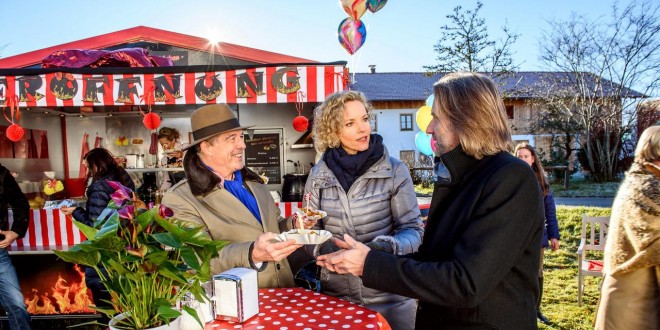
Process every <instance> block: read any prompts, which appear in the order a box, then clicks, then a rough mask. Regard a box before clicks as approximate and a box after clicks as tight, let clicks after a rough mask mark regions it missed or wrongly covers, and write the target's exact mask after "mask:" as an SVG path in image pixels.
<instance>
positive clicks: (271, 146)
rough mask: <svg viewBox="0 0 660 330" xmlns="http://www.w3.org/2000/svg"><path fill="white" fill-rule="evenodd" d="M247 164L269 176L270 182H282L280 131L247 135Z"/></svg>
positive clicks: (258, 172) (260, 173) (261, 173)
mask: <svg viewBox="0 0 660 330" xmlns="http://www.w3.org/2000/svg"><path fill="white" fill-rule="evenodd" d="M245 145H246V149H245V166H247V167H249V168H251V169H252V170H253V171H255V172H257V174H259V175H265V176H266V177H268V183H269V184H280V183H282V158H281V154H282V153H281V151H282V150H280V149H281V148H280V133H254V134H252V137H251V138H250V137H249V136H248V135H245Z"/></svg>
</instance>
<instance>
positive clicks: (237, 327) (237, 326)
mask: <svg viewBox="0 0 660 330" xmlns="http://www.w3.org/2000/svg"><path fill="white" fill-rule="evenodd" d="M241 328H243V326H242V325H235V326H234V329H241Z"/></svg>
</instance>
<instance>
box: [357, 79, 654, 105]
mask: <svg viewBox="0 0 660 330" xmlns="http://www.w3.org/2000/svg"><path fill="white" fill-rule="evenodd" d="M443 75H444V74H436V75H433V76H428V75H427V74H426V73H424V72H384V73H356V74H355V75H352V74H351V80H352V81H353V82H352V83H351V85H350V86H351V89H353V90H358V91H361V92H363V93H364V94H365V95H366V96H367V99H369V100H370V101H424V100H426V99H427V98H428V96H429V95H430V94H431V93H433V84H434V83H435V82H436V81H438V80H439V79H440V78H441V77H442V76H443ZM576 76H577V75H576V74H575V73H573V72H516V73H512V74H507V75H502V76H497V77H495V78H494V79H495V81H498V82H499V85H500V86H501V89H500V91H501V92H502V93H503V94H504V95H506V97H508V98H515V99H531V98H542V97H547V96H548V91H555V93H554V94H555V95H560V94H562V93H563V94H565V93H566V92H571V91H570V90H571V89H573V88H574V87H573V86H574V84H573V83H571V81H573V80H574V79H575V77H576ZM580 76H581V77H582V78H584V79H585V80H586V84H594V83H595V81H596V79H598V78H599V77H598V76H596V75H593V74H586V75H580ZM602 86H603V93H602V95H598V97H606V96H610V95H623V96H625V97H628V98H643V97H646V96H645V95H644V94H642V93H639V92H636V91H634V90H631V89H628V88H623V90H622V92H615V91H614V89H616V88H618V87H619V85H618V84H616V83H613V82H610V81H608V80H604V82H603V83H602ZM572 93H573V94H574V93H575V92H572Z"/></svg>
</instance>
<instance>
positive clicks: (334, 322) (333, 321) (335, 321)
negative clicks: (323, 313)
mask: <svg viewBox="0 0 660 330" xmlns="http://www.w3.org/2000/svg"><path fill="white" fill-rule="evenodd" d="M330 323H332V324H337V323H339V321H337V320H332V321H330Z"/></svg>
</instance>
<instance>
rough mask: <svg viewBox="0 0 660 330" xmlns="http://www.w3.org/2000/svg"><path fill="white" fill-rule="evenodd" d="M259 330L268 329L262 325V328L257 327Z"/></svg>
mask: <svg viewBox="0 0 660 330" xmlns="http://www.w3.org/2000/svg"><path fill="white" fill-rule="evenodd" d="M257 329H266V327H265V326H263V325H260V326H258V327H257Z"/></svg>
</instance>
